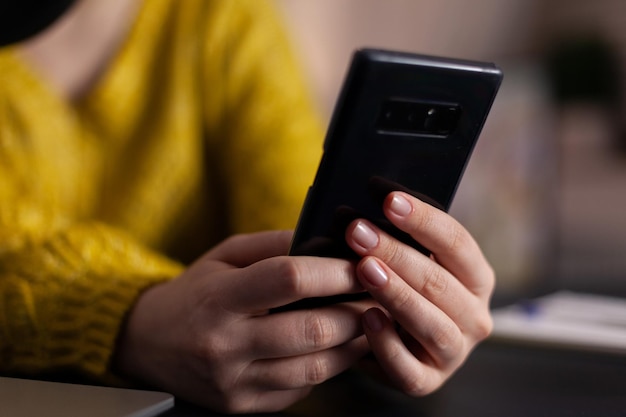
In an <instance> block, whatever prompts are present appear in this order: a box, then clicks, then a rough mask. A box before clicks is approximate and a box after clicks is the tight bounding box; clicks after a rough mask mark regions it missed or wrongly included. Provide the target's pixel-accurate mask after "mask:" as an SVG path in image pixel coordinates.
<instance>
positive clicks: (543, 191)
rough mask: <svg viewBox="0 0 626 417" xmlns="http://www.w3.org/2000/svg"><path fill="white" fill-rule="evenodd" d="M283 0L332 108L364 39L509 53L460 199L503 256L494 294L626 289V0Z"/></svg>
mask: <svg viewBox="0 0 626 417" xmlns="http://www.w3.org/2000/svg"><path fill="white" fill-rule="evenodd" d="M275 1H276V2H277V4H278V6H279V9H280V10H281V11H282V12H283V13H284V16H285V20H286V22H287V25H288V28H289V29H290V30H291V31H292V33H293V42H294V46H295V47H296V50H297V51H298V52H299V53H300V58H301V61H302V63H303V65H304V68H305V70H306V71H307V74H308V76H309V80H310V82H311V85H312V91H313V92H314V93H315V94H316V99H317V101H318V104H319V108H320V111H321V112H322V114H324V115H325V116H326V117H327V118H328V117H329V116H330V113H331V111H332V107H333V105H334V101H335V98H336V96H337V94H338V91H339V88H340V86H341V82H342V80H343V76H344V72H345V70H346V67H347V65H348V62H349V59H350V55H351V53H352V51H353V50H354V49H355V48H359V47H364V46H367V47H380V48H389V49H399V50H405V51H412V52H418V53H424V54H431V55H441V56H449V57H456V58H465V59H472V60H482V61H489V62H494V63H496V64H497V65H498V66H500V67H501V68H502V69H503V70H504V74H505V77H504V83H503V85H502V87H501V90H500V93H499V95H498V97H497V99H496V102H495V103H494V106H493V109H492V111H491V114H490V116H489V118H488V120H487V123H486V125H485V127H484V130H483V134H482V136H481V139H480V140H479V143H478V145H477V147H476V149H475V152H474V155H473V158H472V160H471V162H470V165H469V166H468V168H467V171H466V174H465V176H464V178H463V181H462V182H461V185H460V188H459V190H458V192H457V196H456V199H455V202H454V204H453V207H452V210H451V211H452V213H453V214H454V215H455V217H457V218H458V219H459V220H460V221H461V222H462V223H463V224H464V225H465V226H466V227H467V228H468V229H469V230H470V231H471V232H472V233H473V234H474V236H475V237H476V238H477V239H478V240H479V243H480V244H481V246H482V247H483V249H484V251H485V253H486V255H487V257H488V259H489V260H490V262H491V263H492V265H493V266H494V268H495V270H496V273H497V277H498V286H497V295H500V296H503V297H508V296H515V295H518V294H531V293H533V294H534V293H537V292H544V291H547V290H551V289H553V288H568V289H573V290H581V291H583V290H584V291H592V292H602V293H613V294H615V293H619V294H626V133H625V132H626V129H624V128H625V126H626V106H625V105H624V104H625V102H624V96H625V95H626V2H624V1H623V0H594V1H593V2H591V1H588V0H475V1H472V2H467V1H465V0H385V1H379V0H339V1H338V0H315V1H311V0H275Z"/></svg>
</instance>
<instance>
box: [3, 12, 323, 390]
mask: <svg viewBox="0 0 626 417" xmlns="http://www.w3.org/2000/svg"><path fill="white" fill-rule="evenodd" d="M305 90H306V89H305V88H304V87H303V82H302V79H301V76H300V73H299V68H298V67H297V65H296V64H295V62H294V59H293V57H292V56H291V55H290V45H289V42H288V40H287V38H286V36H285V34H284V33H283V32H282V29H281V26H280V25H279V19H278V17H277V15H276V14H275V11H274V10H273V9H271V7H270V6H269V5H268V4H267V3H265V2H264V1H261V0H237V1H232V0H213V1H211V0H184V1H180V0H146V1H144V4H143V6H142V9H141V10H140V12H139V14H138V16H137V19H136V22H135V24H134V26H133V27H132V29H131V32H130V33H129V36H128V38H127V40H126V42H125V43H124V44H123V45H121V47H120V50H119V51H118V53H117V54H116V56H115V57H114V59H113V61H112V62H111V64H110V65H109V67H108V68H107V70H106V71H105V73H104V74H103V75H102V77H101V78H100V79H99V80H98V82H97V84H96V85H95V86H94V88H93V89H92V90H91V91H90V92H89V93H88V94H87V95H86V96H85V97H83V98H82V99H81V100H80V101H79V102H78V103H72V104H70V103H67V102H66V101H64V100H63V99H62V98H61V96H60V95H59V94H58V93H57V92H56V91H54V89H53V88H52V87H51V86H50V85H48V84H47V83H46V82H45V80H43V79H42V78H40V77H39V76H38V74H37V73H36V72H35V71H33V70H32V69H31V68H29V67H28V65H27V64H26V63H25V62H23V61H22V60H21V59H20V55H19V54H18V53H17V52H16V50H15V49H14V48H12V47H11V48H4V49H0V372H40V371H54V370H59V369H72V370H75V371H79V372H85V373H88V374H89V375H91V376H95V377H107V376H108V374H109V373H110V369H109V366H110V360H111V357H112V354H113V352H114V347H115V341H116V338H117V335H118V333H119V330H120V328H121V326H122V325H123V321H124V318H125V316H126V315H127V314H128V312H129V310H130V309H131V307H132V305H133V303H134V301H135V300H136V298H137V297H138V295H139V294H140V293H141V291H143V290H145V289H146V288H148V287H149V286H151V285H155V284H157V283H159V282H162V281H164V280H169V279H172V278H173V277H175V276H177V275H178V274H179V273H180V272H181V271H182V270H183V263H184V262H187V261H189V260H191V259H192V258H193V257H194V256H197V255H198V254H200V253H201V252H202V251H204V250H206V249H208V248H209V247H210V245H211V244H214V243H216V242H218V241H219V240H220V239H222V238H223V237H225V236H226V235H227V234H230V233H236V232H249V231H255V230H262V229H276V228H292V227H293V226H294V225H295V221H296V218H297V214H298V212H299V209H300V206H301V203H302V201H303V198H304V194H305V192H306V188H307V187H308V185H309V184H310V182H311V180H312V177H313V174H314V170H315V167H316V165H317V162H318V159H319V156H320V153H321V139H322V133H321V132H322V131H321V129H320V123H319V120H318V119H317V118H316V117H315V112H314V111H313V109H312V106H311V103H310V100H309V96H308V95H307V94H306V92H305Z"/></svg>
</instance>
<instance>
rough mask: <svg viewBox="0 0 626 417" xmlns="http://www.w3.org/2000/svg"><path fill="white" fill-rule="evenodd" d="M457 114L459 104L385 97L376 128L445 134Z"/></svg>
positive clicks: (385, 130) (454, 123)
mask: <svg viewBox="0 0 626 417" xmlns="http://www.w3.org/2000/svg"><path fill="white" fill-rule="evenodd" d="M460 117H461V106H459V105H458V104H447V103H429V102H416V101H408V100H401V99H388V100H386V101H385V102H384V103H383V105H382V107H381V109H380V112H379V115H378V120H377V122H376V128H377V129H378V130H379V131H382V132H386V133H400V134H409V135H411V134H413V135H433V136H448V135H450V134H451V133H452V132H454V129H455V128H456V126H457V124H458V122H459V118H460Z"/></svg>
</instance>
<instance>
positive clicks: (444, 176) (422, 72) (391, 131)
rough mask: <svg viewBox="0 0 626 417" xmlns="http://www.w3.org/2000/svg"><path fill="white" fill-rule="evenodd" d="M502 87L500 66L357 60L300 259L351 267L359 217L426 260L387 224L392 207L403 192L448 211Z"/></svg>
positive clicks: (313, 196) (301, 224)
mask: <svg viewBox="0 0 626 417" xmlns="http://www.w3.org/2000/svg"><path fill="white" fill-rule="evenodd" d="M501 79H502V73H501V71H500V70H499V69H498V68H497V67H495V66H494V65H493V64H486V63H478V62H470V61H460V60H452V59H446V58H436V57H429V56H424V55H415V54H408V53H400V52H393V51H382V50H373V49H363V50H358V51H356V52H355V54H354V56H353V60H352V63H351V65H350V68H349V71H348V73H347V76H346V79H345V81H344V86H343V89H342V91H341V93H340V96H339V99H338V101H337V104H336V108H335V111H334V113H333V117H332V119H331V123H330V126H329V129H328V133H327V136H326V139H325V142H324V154H323V157H322V160H321V162H320V165H319V169H318V172H317V174H316V178H315V181H314V183H313V185H312V186H311V188H310V189H309V193H308V195H307V199H306V201H305V204H304V207H303V210H302V213H301V215H300V219H299V221H298V226H297V228H296V233H295V235H294V240H293V242H292V246H291V251H290V252H291V254H293V255H319V256H334V257H352V256H353V253H352V251H351V250H350V249H349V248H348V247H347V245H346V244H345V243H344V233H345V227H346V226H347V224H348V223H349V222H350V221H351V220H353V219H355V218H356V217H364V218H367V219H369V220H371V221H373V222H374V223H376V224H377V225H378V226H379V227H381V228H383V229H384V230H386V231H388V232H389V233H391V234H392V235H394V236H396V237H397V238H399V239H401V240H402V241H404V242H406V243H408V244H411V245H413V246H414V247H416V248H418V249H420V250H422V248H421V247H420V246H419V243H417V242H414V241H413V240H412V239H410V238H409V237H408V236H406V235H405V234H404V233H402V232H400V231H398V230H396V229H395V228H393V227H391V225H390V224H389V223H388V222H387V221H386V219H385V217H384V216H383V213H382V202H383V199H384V198H385V196H386V195H387V194H388V193H389V192H390V191H393V190H404V191H407V192H409V193H411V194H412V195H415V196H417V197H418V198H420V199H422V200H424V201H426V202H429V203H430V204H432V205H434V206H436V207H439V208H441V209H442V210H446V211H447V210H448V208H449V207H450V204H451V202H452V198H453V196H454V193H455V191H456V189H457V186H458V184H459V181H460V179H461V176H462V174H463V171H464V169H465V166H466V164H467V161H468V159H469V157H470V154H471V152H472V150H473V148H474V145H475V143H476V140H477V139H478V136H479V134H480V131H481V128H482V126H483V124H484V122H485V119H486V117H487V114H488V112H489V109H490V107H491V105H492V103H493V100H494V98H495V95H496V92H497V90H498V87H499V85H500V82H501Z"/></svg>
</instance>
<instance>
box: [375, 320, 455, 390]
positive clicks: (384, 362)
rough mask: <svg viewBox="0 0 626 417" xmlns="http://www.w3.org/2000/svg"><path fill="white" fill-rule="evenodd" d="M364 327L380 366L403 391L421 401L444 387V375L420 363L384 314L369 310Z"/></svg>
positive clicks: (422, 362) (424, 363)
mask: <svg viewBox="0 0 626 417" xmlns="http://www.w3.org/2000/svg"><path fill="white" fill-rule="evenodd" d="M363 327H364V329H365V334H366V336H367V340H368V342H369V345H370V347H371V349H372V352H373V353H374V356H376V359H377V360H378V363H379V366H380V367H381V369H382V370H383V371H384V372H385V374H386V375H387V377H388V378H389V380H390V381H391V382H392V383H393V384H394V385H396V386H397V387H398V388H399V389H400V390H402V391H403V392H405V393H407V394H409V395H411V396H415V397H419V396H424V395H427V394H429V393H431V392H432V391H434V390H435V389H436V388H437V387H439V386H440V385H441V384H442V383H443V380H444V377H445V374H442V373H441V372H440V371H439V370H438V369H437V368H435V367H432V366H430V365H429V364H428V363H426V362H424V361H420V360H418V358H417V357H416V356H415V355H414V354H413V353H412V352H410V351H409V350H408V349H407V347H406V346H405V344H404V343H403V342H402V340H401V338H400V336H399V335H398V333H397V332H396V331H395V329H394V327H393V325H392V323H391V322H390V320H389V319H388V318H387V317H386V316H385V314H384V313H383V312H382V311H380V310H379V309H377V308H373V309H370V310H368V311H367V312H366V313H365V314H364V315H363Z"/></svg>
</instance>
